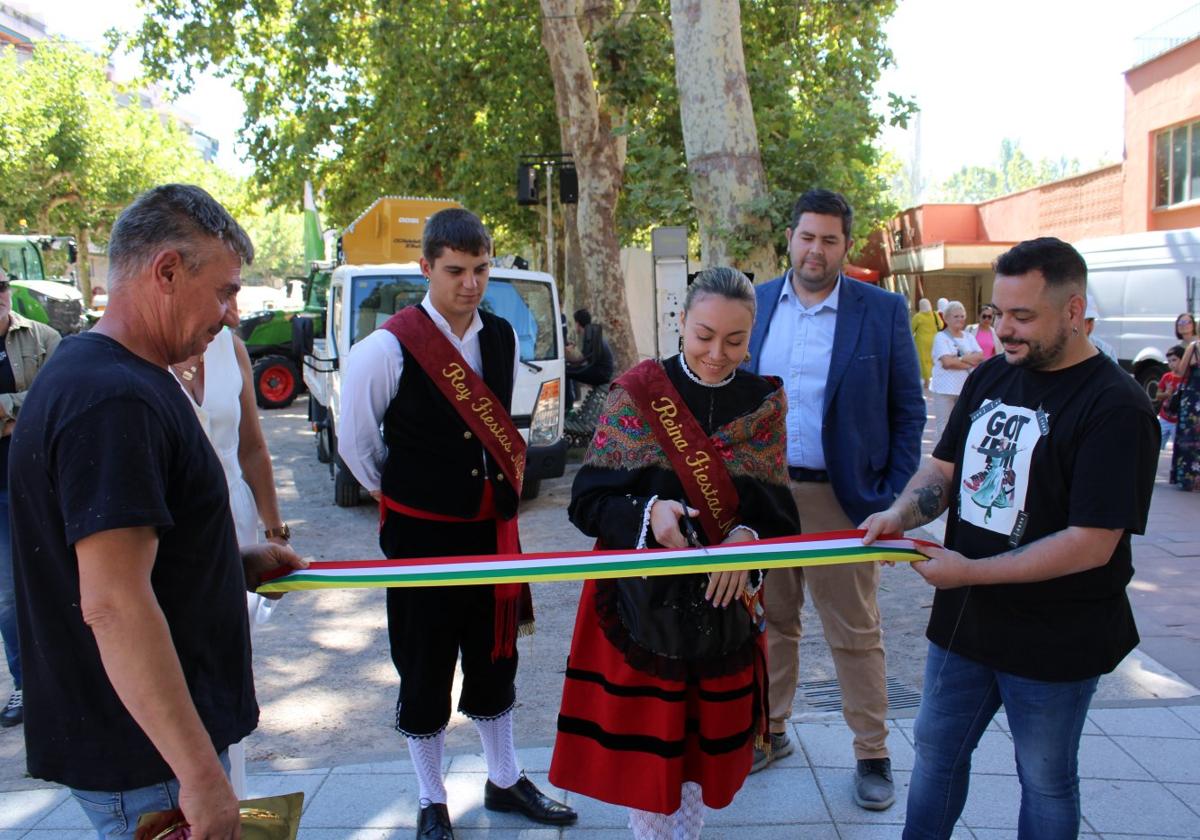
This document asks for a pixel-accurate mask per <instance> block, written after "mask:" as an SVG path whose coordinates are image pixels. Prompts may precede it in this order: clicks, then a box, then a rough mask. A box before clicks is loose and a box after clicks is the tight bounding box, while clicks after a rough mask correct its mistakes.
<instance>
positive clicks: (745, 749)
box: [550, 268, 800, 840]
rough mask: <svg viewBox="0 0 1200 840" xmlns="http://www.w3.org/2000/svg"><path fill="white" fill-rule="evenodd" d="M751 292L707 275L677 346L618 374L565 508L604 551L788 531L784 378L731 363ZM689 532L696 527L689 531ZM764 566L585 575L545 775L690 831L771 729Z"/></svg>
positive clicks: (728, 275) (736, 783)
mask: <svg viewBox="0 0 1200 840" xmlns="http://www.w3.org/2000/svg"><path fill="white" fill-rule="evenodd" d="M753 320H754V289H753V286H751V284H750V281H749V280H747V279H746V277H745V275H743V274H741V273H740V272H737V271H734V270H733V269H729V268H714V269H708V270H706V271H703V272H701V273H700V274H699V275H698V276H697V277H696V280H695V281H694V282H693V283H692V285H691V286H690V287H689V290H688V296H687V299H686V301H685V304H684V322H683V332H684V347H683V352H682V353H681V354H680V355H679V356H676V357H674V358H671V359H667V360H666V361H665V362H661V363H660V362H658V361H646V362H642V363H641V364H640V365H638V366H637V367H635V368H633V369H632V370H630V371H628V372H627V373H625V374H624V375H623V376H621V377H620V378H619V379H617V381H616V382H615V383H614V384H613V389H612V392H611V393H610V395H609V398H608V401H607V403H606V404H605V407H604V410H603V412H602V414H601V417H600V420H599V423H598V426H597V430H596V434H595V436H594V437H593V438H592V443H591V446H590V447H589V449H588V453H587V456H586V459H585V462H584V466H583V467H582V468H581V469H580V471H579V473H578V475H577V476H576V479H575V485H574V488H573V490H572V498H571V507H570V516H571V521H572V522H573V523H575V525H576V526H577V527H578V528H579V529H580V530H582V531H583V532H584V533H586V534H589V535H592V536H595V537H597V538H598V543H599V545H601V546H603V547H605V548H615V549H635V548H656V547H671V548H682V547H684V546H686V545H688V543H689V542H694V543H695V544H699V545H715V544H718V543H722V542H726V543H729V542H743V541H746V540H750V539H754V538H755V537H756V536H762V537H775V536H783V535H786V534H794V533H797V532H798V531H799V527H800V523H799V519H798V517H797V515H796V507H795V505H794V504H793V503H792V499H791V495H790V493H789V492H788V486H787V484H788V482H787V473H786V471H785V461H784V443H785V440H786V432H785V430H784V416H785V414H786V401H785V397H784V394H783V390H782V388H781V387H780V384H779V382H778V381H769V380H767V379H764V378H762V377H759V376H756V375H754V374H751V373H748V372H746V371H742V370H738V366H739V365H740V364H741V363H742V362H743V361H744V360H745V356H746V345H747V342H748V341H749V336H750V328H751V325H752V323H753ZM685 533H686V534H688V535H689V537H690V539H689V537H685V536H684V535H685ZM760 582H761V576H760V575H759V574H757V573H755V574H754V575H748V573H747V572H745V571H740V572H721V573H715V574H712V575H705V574H679V575H669V576H662V577H650V578H625V579H621V580H591V581H587V582H586V583H585V584H584V588H583V593H582V594H581V596H580V600H579V611H578V615H577V617H576V622H575V634H574V637H573V639H572V643H571V654H570V658H569V659H568V662H567V674H566V682H565V685H564V687H563V700H562V708H561V711H560V713H559V718H558V738H557V741H556V743H555V747H554V758H553V761H552V763H551V767H550V780H551V781H552V782H553V783H554V784H556V785H558V786H559V787H563V788H566V789H568V790H573V791H577V792H579V793H583V794H585V795H587V796H590V797H593V798H595V799H600V800H603V801H605V802H611V803H614V804H618V805H625V806H627V807H629V808H630V809H631V814H630V826H631V827H632V829H633V833H634V836H635V837H636V838H668V840H686V838H694V837H699V834H700V828H701V826H702V824H703V813H704V807H705V806H706V805H707V806H708V807H712V808H723V807H725V806H726V805H728V804H729V803H730V802H731V801H732V800H733V797H734V795H735V794H736V793H737V791H738V790H739V789H740V788H741V786H742V782H743V781H744V780H745V778H746V776H747V774H748V773H749V771H750V764H751V760H752V755H753V749H754V745H755V742H756V741H757V742H759V743H761V741H762V737H763V736H764V735H765V734H766V731H767V728H766V722H767V708H766V658H765V657H766V648H765V645H764V639H763V635H762V626H761V618H762V610H761V607H760V606H759V603H758V587H759V584H760Z"/></svg>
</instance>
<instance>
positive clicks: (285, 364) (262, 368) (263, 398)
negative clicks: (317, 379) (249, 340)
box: [254, 356, 300, 408]
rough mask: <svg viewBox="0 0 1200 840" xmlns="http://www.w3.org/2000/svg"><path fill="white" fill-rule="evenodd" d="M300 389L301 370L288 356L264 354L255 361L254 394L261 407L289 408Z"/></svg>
mask: <svg viewBox="0 0 1200 840" xmlns="http://www.w3.org/2000/svg"><path fill="white" fill-rule="evenodd" d="M299 391H300V371H299V370H298V369H297V368H296V365H295V363H294V362H293V361H292V360H291V359H289V358H287V357H286V356H264V357H263V358H261V359H259V360H258V361H257V362H255V363H254V396H255V399H256V400H257V401H258V407H259V408H287V407H288V406H289V405H291V404H292V401H293V400H294V399H296V394H297V393H298V392H299Z"/></svg>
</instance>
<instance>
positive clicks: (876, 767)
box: [854, 758, 896, 811]
mask: <svg viewBox="0 0 1200 840" xmlns="http://www.w3.org/2000/svg"><path fill="white" fill-rule="evenodd" d="M854 801H855V803H857V805H858V807H860V808H866V809H867V810H868V811H885V810H887V809H888V808H890V807H892V803H893V802H895V801H896V786H895V785H894V784H892V760H891V759H890V758H869V759H859V761H858V764H857V765H856V766H855V768H854Z"/></svg>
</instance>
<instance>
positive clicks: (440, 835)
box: [417, 800, 454, 840]
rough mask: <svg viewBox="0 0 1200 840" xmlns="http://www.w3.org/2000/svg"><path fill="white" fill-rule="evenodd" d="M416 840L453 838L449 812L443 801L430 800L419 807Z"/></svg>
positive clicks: (446, 839)
mask: <svg viewBox="0 0 1200 840" xmlns="http://www.w3.org/2000/svg"><path fill="white" fill-rule="evenodd" d="M425 801H427V802H428V801H429V800H425ZM417 840H454V829H452V828H451V827H450V812H449V811H447V810H446V806H445V804H444V803H441V802H430V803H429V804H428V805H424V806H422V807H421V814H420V816H419V817H418V818H417Z"/></svg>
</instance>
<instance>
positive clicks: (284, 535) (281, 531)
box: [263, 522, 292, 540]
mask: <svg viewBox="0 0 1200 840" xmlns="http://www.w3.org/2000/svg"><path fill="white" fill-rule="evenodd" d="M263 534H264V535H265V536H266V538H267V539H274V538H276V537H278V538H279V539H283V540H291V538H292V526H291V525H288V524H287V523H286V522H284V523H283V524H282V525H280V526H279V527H278V528H268V529H267V530H266V531H264V532H263Z"/></svg>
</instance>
